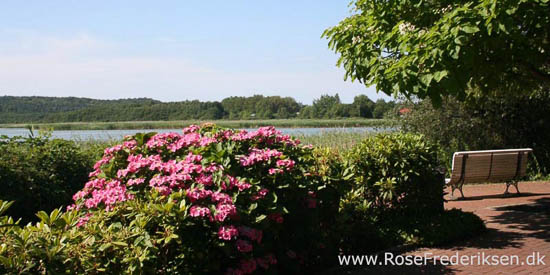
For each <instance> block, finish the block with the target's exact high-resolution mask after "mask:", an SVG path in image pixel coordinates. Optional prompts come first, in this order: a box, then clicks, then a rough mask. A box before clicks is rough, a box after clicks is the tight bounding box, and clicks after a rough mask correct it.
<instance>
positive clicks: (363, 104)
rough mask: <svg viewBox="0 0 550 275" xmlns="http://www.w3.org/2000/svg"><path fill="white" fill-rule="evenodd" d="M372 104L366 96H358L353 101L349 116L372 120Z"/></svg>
mask: <svg viewBox="0 0 550 275" xmlns="http://www.w3.org/2000/svg"><path fill="white" fill-rule="evenodd" d="M373 108H374V102H373V101H372V100H370V98H369V97H368V96H366V95H358V96H356V97H355V98H354V99H353V104H352V110H351V116H354V117H364V118H372V111H373Z"/></svg>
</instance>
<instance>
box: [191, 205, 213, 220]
mask: <svg viewBox="0 0 550 275" xmlns="http://www.w3.org/2000/svg"><path fill="white" fill-rule="evenodd" d="M209 215H210V209H208V207H202V206H197V205H193V206H191V208H190V209H189V216H191V217H205V216H209Z"/></svg>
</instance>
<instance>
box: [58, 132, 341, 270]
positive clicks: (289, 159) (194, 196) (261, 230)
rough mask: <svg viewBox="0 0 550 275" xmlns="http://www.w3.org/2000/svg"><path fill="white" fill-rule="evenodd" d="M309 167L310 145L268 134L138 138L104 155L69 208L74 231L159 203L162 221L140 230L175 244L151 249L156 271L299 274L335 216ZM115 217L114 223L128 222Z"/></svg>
mask: <svg viewBox="0 0 550 275" xmlns="http://www.w3.org/2000/svg"><path fill="white" fill-rule="evenodd" d="M314 163H315V158H314V155H313V151H312V148H311V146H302V145H301V144H300V141H299V140H296V139H293V138H291V137H290V136H288V135H283V134H281V132H279V131H277V130H276V129H275V128H273V127H263V128H260V129H258V130H257V131H252V132H247V131H235V130H228V129H222V128H218V127H216V126H213V125H206V126H203V127H199V126H195V125H193V126H190V127H187V128H185V129H183V131H182V133H163V134H154V133H151V134H146V135H143V134H138V135H135V136H130V137H126V138H125V140H124V142H123V143H122V144H120V145H117V146H114V147H111V148H107V149H105V152H104V156H103V158H102V159H101V160H99V161H98V162H97V164H96V165H95V167H94V171H93V172H92V173H90V180H89V181H88V182H87V183H86V184H85V186H84V188H83V189H82V190H81V191H79V192H77V193H76V194H75V195H74V197H73V198H74V200H75V204H74V205H72V206H70V207H69V208H70V209H74V210H75V211H78V212H79V213H81V217H82V218H81V220H80V221H79V222H78V224H77V225H76V226H77V227H79V228H80V229H81V230H86V228H87V226H89V223H92V221H93V220H94V217H93V216H94V213H98V211H99V212H107V213H114V212H116V211H123V212H124V211H129V210H128V207H129V206H128V205H131V204H128V203H129V202H139V201H151V200H154V201H155V202H156V201H160V202H162V203H164V206H162V207H164V208H162V209H165V208H166V209H168V210H167V211H168V212H166V213H167V214H164V215H155V216H154V217H150V219H152V220H153V221H154V222H151V225H150V226H146V227H150V228H151V232H150V234H159V232H161V233H162V232H168V231H170V234H171V235H170V236H172V235H173V237H172V238H171V239H170V241H168V242H167V241H164V242H163V243H156V244H154V246H155V249H156V250H155V251H158V252H157V253H159V254H162V255H158V259H161V258H162V259H163V260H162V262H160V260H158V259H157V264H160V265H165V267H163V268H162V269H163V270H172V271H174V270H178V271H185V272H186V273H203V272H224V273H227V274H251V273H263V272H273V271H284V270H286V269H289V268H290V270H294V271H296V270H299V269H300V267H303V266H306V265H307V264H308V263H313V262H315V261H316V260H319V255H318V253H316V252H317V251H320V249H321V248H324V247H325V246H326V244H324V243H323V238H322V237H323V234H325V233H324V232H323V227H327V226H328V225H327V224H328V223H329V222H327V220H326V219H323V215H325V216H327V215H332V214H333V212H331V211H327V209H326V208H327V207H332V209H337V205H336V206H335V205H334V204H332V205H329V204H326V203H324V202H323V199H322V197H323V194H324V193H325V192H326V191H327V190H329V189H330V188H327V186H325V185H324V184H323V182H324V181H323V180H321V178H320V177H319V176H318V175H317V173H316V171H315V166H314ZM166 205H171V206H170V207H168V208H167V206H166ZM173 205H177V207H173ZM125 207H126V208H125ZM159 207H160V206H159ZM323 207H324V208H323ZM121 209H124V210H121ZM172 209H176V210H172ZM111 216H113V215H111ZM115 216H116V215H115ZM120 216H121V217H119V218H117V222H121V223H122V224H123V225H124V224H130V223H131V222H132V221H131V220H129V219H127V218H125V216H124V215H122V214H121V215H120ZM162 234H168V233H162ZM166 255H168V256H166ZM289 255H290V256H289ZM153 258H154V257H153ZM166 265H170V266H171V267H170V268H166Z"/></svg>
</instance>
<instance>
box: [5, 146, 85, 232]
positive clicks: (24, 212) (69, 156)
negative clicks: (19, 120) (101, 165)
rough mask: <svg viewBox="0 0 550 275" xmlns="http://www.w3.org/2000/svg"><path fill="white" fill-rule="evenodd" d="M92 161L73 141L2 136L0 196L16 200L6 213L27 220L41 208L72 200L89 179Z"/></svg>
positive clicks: (64, 203)
mask: <svg viewBox="0 0 550 275" xmlns="http://www.w3.org/2000/svg"><path fill="white" fill-rule="evenodd" d="M90 168H91V160H90V159H89V158H88V157H87V156H86V155H84V154H82V152H81V151H80V150H79V148H78V147H77V145H76V144H75V143H74V142H71V141H66V140H61V139H49V138H48V137H45V136H39V137H28V138H24V137H14V138H7V137H5V136H4V137H0V199H2V200H11V201H15V202H14V205H13V206H12V207H11V208H10V210H9V211H8V212H7V214H8V215H11V216H13V217H14V218H22V219H23V221H24V222H26V221H31V220H35V218H36V217H35V213H36V212H38V211H39V210H45V211H48V212H50V211H52V210H53V209H55V208H57V207H59V206H62V205H68V204H70V203H71V202H72V199H71V198H72V195H73V194H74V193H75V192H76V191H78V190H79V189H80V188H82V185H83V183H85V182H86V180H87V178H88V173H89V172H90V170H91V169H90Z"/></svg>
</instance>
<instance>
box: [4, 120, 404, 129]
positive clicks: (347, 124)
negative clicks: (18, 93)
mask: <svg viewBox="0 0 550 275" xmlns="http://www.w3.org/2000/svg"><path fill="white" fill-rule="evenodd" d="M203 123H214V124H216V125H218V126H221V127H227V128H258V127H263V126H275V127H277V128H355V127H391V126H393V125H394V123H395V121H394V120H391V119H361V118H350V119H268V120H177V121H117V122H56V123H9V124H0V128H22V129H29V128H33V129H35V130H41V129H53V130H58V131H62V130H147V129H151V130H154V129H181V128H184V127H187V126H189V125H192V124H203Z"/></svg>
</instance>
